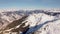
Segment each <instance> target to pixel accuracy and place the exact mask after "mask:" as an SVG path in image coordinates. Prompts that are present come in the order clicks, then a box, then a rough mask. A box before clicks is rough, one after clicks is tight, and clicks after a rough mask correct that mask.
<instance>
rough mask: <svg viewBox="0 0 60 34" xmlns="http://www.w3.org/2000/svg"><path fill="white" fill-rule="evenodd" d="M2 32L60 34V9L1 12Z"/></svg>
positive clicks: (0, 29) (0, 30)
mask: <svg viewBox="0 0 60 34" xmlns="http://www.w3.org/2000/svg"><path fill="white" fill-rule="evenodd" d="M0 24H1V25H0V27H1V28H0V32H1V34H2V33H3V34H5V32H10V33H12V32H13V33H14V32H18V33H20V34H60V33H59V32H60V25H59V24H60V11H58V10H17V11H5V12H4V11H3V12H0Z"/></svg>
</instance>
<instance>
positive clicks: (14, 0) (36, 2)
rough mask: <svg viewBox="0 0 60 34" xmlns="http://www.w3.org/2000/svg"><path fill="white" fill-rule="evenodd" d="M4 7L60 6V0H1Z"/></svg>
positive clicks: (1, 5) (0, 6)
mask: <svg viewBox="0 0 60 34" xmlns="http://www.w3.org/2000/svg"><path fill="white" fill-rule="evenodd" d="M2 8H60V0H0V9H2Z"/></svg>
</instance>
